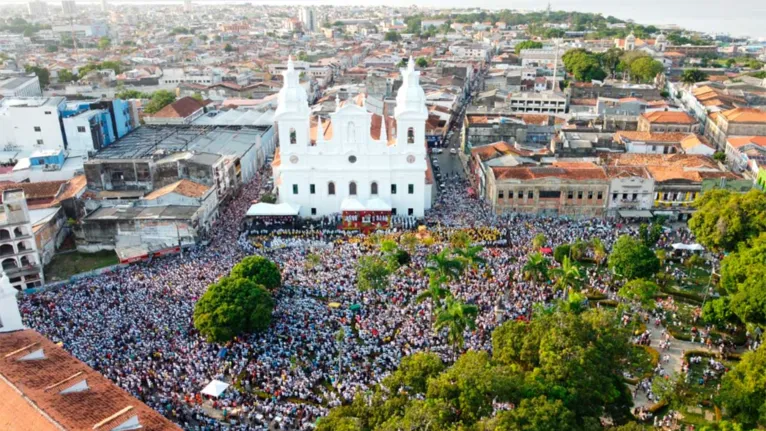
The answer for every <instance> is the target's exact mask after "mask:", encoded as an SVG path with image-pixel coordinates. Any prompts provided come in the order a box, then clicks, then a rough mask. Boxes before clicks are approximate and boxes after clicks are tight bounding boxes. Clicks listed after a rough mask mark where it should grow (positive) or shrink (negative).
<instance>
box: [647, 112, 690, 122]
mask: <svg viewBox="0 0 766 431" xmlns="http://www.w3.org/2000/svg"><path fill="white" fill-rule="evenodd" d="M641 116H642V117H643V118H646V119H647V120H648V121H649V122H650V123H660V124H694V123H696V121H695V120H694V118H693V117H692V116H691V115H689V114H687V113H686V112H678V111H655V112H647V113H644V114H641Z"/></svg>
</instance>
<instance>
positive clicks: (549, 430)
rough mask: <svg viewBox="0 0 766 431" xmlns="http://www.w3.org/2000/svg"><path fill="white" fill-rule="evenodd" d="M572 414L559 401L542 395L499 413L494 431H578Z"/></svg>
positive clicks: (524, 400) (522, 401)
mask: <svg viewBox="0 0 766 431" xmlns="http://www.w3.org/2000/svg"><path fill="white" fill-rule="evenodd" d="M578 428H579V426H578V425H577V422H576V418H575V416H574V413H572V412H571V411H570V410H569V409H567V408H566V407H564V403H563V402H561V400H549V399H548V398H547V397H545V396H544V395H541V396H539V397H536V398H528V399H523V400H521V404H519V406H518V407H516V408H515V409H513V410H510V411H506V412H500V413H499V414H498V418H497V426H496V427H495V428H494V430H495V431H558V430H575V429H578Z"/></svg>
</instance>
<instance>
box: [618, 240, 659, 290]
mask: <svg viewBox="0 0 766 431" xmlns="http://www.w3.org/2000/svg"><path fill="white" fill-rule="evenodd" d="M608 264H609V268H610V269H611V270H612V271H614V272H615V274H617V275H618V276H620V277H622V278H625V279H627V280H633V279H636V278H645V279H649V278H652V277H653V276H654V274H656V273H657V271H659V270H660V261H659V259H657V256H656V255H655V254H654V252H653V251H652V249H650V248H649V247H647V246H645V245H644V244H643V243H641V241H640V240H637V239H635V238H633V237H631V236H629V235H622V236H621V237H619V238H618V239H617V242H616V243H615V244H614V247H613V248H612V253H611V254H610V255H609V261H608Z"/></svg>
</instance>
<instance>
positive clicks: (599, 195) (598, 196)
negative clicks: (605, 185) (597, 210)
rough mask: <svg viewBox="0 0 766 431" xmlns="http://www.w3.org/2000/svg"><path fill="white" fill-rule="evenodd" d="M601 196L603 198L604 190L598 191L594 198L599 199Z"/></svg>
mask: <svg viewBox="0 0 766 431" xmlns="http://www.w3.org/2000/svg"><path fill="white" fill-rule="evenodd" d="M603 198H604V192H598V194H597V195H596V199H598V200H601V199H603Z"/></svg>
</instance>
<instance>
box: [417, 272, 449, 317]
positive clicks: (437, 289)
mask: <svg viewBox="0 0 766 431" xmlns="http://www.w3.org/2000/svg"><path fill="white" fill-rule="evenodd" d="M446 282H447V277H445V276H443V275H441V276H440V275H436V274H433V275H431V276H430V277H428V289H426V290H424V291H422V292H420V293H419V294H418V296H416V297H415V302H417V303H418V304H419V303H421V302H423V301H426V300H429V299H430V300H431V303H432V304H433V306H432V307H431V318H432V319H433V318H434V315H436V312H437V310H439V309H440V308H441V307H442V300H444V298H447V297H449V296H451V293H450V291H449V289H445V288H444V284H445V283H446Z"/></svg>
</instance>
